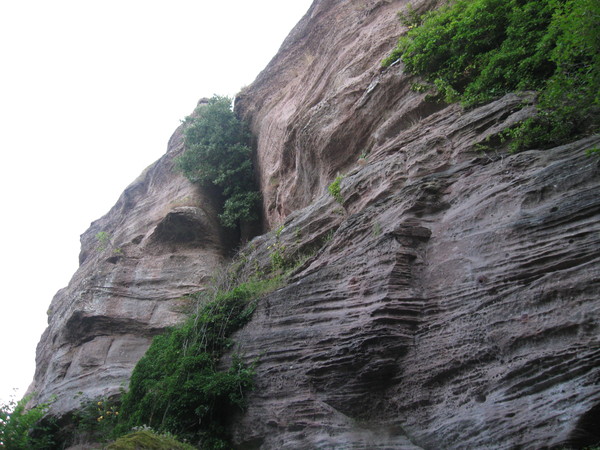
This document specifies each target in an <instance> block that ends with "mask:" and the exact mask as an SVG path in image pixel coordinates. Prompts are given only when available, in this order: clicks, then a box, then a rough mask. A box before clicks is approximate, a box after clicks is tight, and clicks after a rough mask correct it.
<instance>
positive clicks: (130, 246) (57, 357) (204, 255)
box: [29, 130, 226, 415]
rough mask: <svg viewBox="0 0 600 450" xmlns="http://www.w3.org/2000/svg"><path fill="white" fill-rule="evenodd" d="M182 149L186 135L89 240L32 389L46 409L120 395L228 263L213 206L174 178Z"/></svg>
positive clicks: (60, 300) (52, 315) (53, 319)
mask: <svg viewBox="0 0 600 450" xmlns="http://www.w3.org/2000/svg"><path fill="white" fill-rule="evenodd" d="M182 149H183V142H182V136H181V130H177V131H176V132H175V134H174V135H173V137H172V138H171V140H170V142H169V148H168V151H167V153H166V154H165V156H164V157H162V158H161V159H160V160H159V161H157V162H156V163H155V164H153V165H152V166H150V167H148V168H147V169H146V170H145V171H144V173H143V174H142V175H140V177H139V178H138V179H137V180H135V181H134V182H133V183H132V184H131V185H130V186H129V187H127V189H126V190H125V192H124V193H123V194H122V195H121V197H120V198H119V201H118V202H117V204H116V205H115V206H114V207H113V208H112V209H111V210H110V212H109V213H108V214H106V215H105V216H104V217H102V218H101V219H99V220H97V221H95V222H94V223H93V224H92V225H91V227H90V228H89V229H88V230H87V231H86V232H85V233H84V234H83V235H82V236H81V244H82V245H81V254H80V257H79V259H80V267H79V269H78V270H77V272H76V273H75V275H74V276H73V278H72V280H71V282H70V283H69V286H68V287H66V288H64V289H62V290H60V291H59V292H58V293H57V294H56V296H55V297H54V299H53V300H52V304H51V305H50V309H49V311H48V314H49V317H48V328H47V329H46V331H45V332H44V334H43V336H42V338H41V341H40V343H39V344H38V349H37V356H36V365H37V367H36V373H35V379H34V382H33V383H32V385H31V387H30V388H29V390H30V391H32V392H36V393H38V397H37V400H38V401H42V400H48V399H49V398H50V397H52V396H56V399H57V401H56V402H55V403H54V404H53V411H54V413H56V414H58V415H62V414H64V413H66V412H69V411H72V410H73V409H75V408H77V407H78V406H79V403H80V402H81V399H82V396H83V398H86V397H87V398H90V399H93V398H96V397H100V396H102V397H110V396H112V395H115V394H118V393H119V389H120V387H121V386H122V385H123V384H126V381H127V380H128V379H129V376H130V374H131V371H132V369H133V367H134V365H135V363H136V362H137V361H138V360H139V358H140V357H141V356H142V355H143V354H144V352H145V351H146V349H147V348H148V346H149V344H150V341H151V338H152V336H154V335H155V334H157V333H159V332H161V331H162V330H163V329H164V328H165V327H168V326H172V325H174V324H176V323H179V322H181V321H182V320H183V318H185V317H186V316H187V314H188V313H189V302H190V300H189V299H186V297H185V295H186V294H189V293H191V292H196V291H198V290H201V289H202V287H203V286H204V284H205V283H206V281H207V279H208V277H210V276H211V274H212V272H213V270H214V268H215V267H216V266H218V265H219V264H220V263H221V262H222V261H223V259H224V255H225V253H226V246H225V245H224V242H225V237H224V236H223V233H222V231H221V230H220V226H219V222H218V217H217V211H216V209H215V206H214V205H213V201H212V200H210V198H208V197H207V196H206V195H205V193H203V192H202V191H201V190H199V188H198V187H197V186H194V185H192V184H191V183H189V182H188V181H187V180H186V179H185V178H184V177H183V176H181V175H179V174H178V173H176V172H175V171H174V170H173V159H174V158H175V157H176V156H177V155H178V154H179V153H180V152H181V151H182ZM79 392H82V393H83V394H82V395H79V396H76V395H75V394H77V393H79ZM75 397H77V398H75Z"/></svg>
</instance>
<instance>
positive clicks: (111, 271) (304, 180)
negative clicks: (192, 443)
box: [32, 0, 600, 449]
mask: <svg viewBox="0 0 600 450" xmlns="http://www.w3.org/2000/svg"><path fill="white" fill-rule="evenodd" d="M405 3H406V1H404V0H395V1H394V0H349V1H345V2H341V1H339V0H316V1H315V2H314V4H313V5H312V7H311V8H310V10H309V11H308V13H307V14H306V16H305V17H304V18H303V19H302V20H301V22H300V23H299V24H298V25H297V26H296V28H295V29H294V30H293V31H292V33H291V34H290V35H289V37H288V38H287V40H286V41H285V42H284V44H283V46H282V48H281V50H280V51H279V53H278V54H277V55H276V56H275V58H274V59H273V60H272V61H271V63H270V64H269V65H268V66H267V68H266V69H265V70H264V71H263V72H262V73H261V74H260V75H259V77H258V78H257V80H256V81H255V83H254V84H252V85H251V86H249V87H248V88H247V89H245V90H244V91H243V92H242V93H241V94H240V95H239V97H238V98H237V99H236V111H237V112H238V113H239V115H240V116H241V117H243V118H245V119H246V120H247V121H248V122H249V123H250V124H251V128H252V131H253V133H254V136H255V139H256V142H255V144H256V161H257V166H258V174H259V179H260V186H261V190H262V192H263V195H264V203H263V208H264V216H265V230H266V229H271V228H274V227H280V228H279V232H278V233H273V232H271V233H266V234H264V235H262V236H259V237H258V238H256V239H254V240H253V241H252V243H251V245H250V246H248V247H247V248H246V249H245V250H244V256H245V260H246V261H247V264H248V267H261V266H266V265H268V264H269V263H270V254H271V253H272V251H273V248H274V245H275V246H278V248H280V249H282V252H283V253H284V256H285V257H286V258H290V259H291V258H295V257H297V256H298V255H304V257H305V258H307V259H306V261H305V262H304V263H303V264H302V266H300V267H299V268H298V269H297V270H296V271H295V273H294V274H293V275H292V278H291V280H290V282H289V283H288V285H287V286H285V287H284V288H282V289H280V290H278V291H276V292H273V293H272V294H269V295H267V296H265V297H264V298H263V299H261V301H260V303H259V306H258V308H257V310H256V312H255V313H254V316H253V319H252V321H251V322H250V323H249V324H248V325H247V326H246V327H244V328H243V329H242V330H240V331H239V332H238V333H237V334H236V336H235V341H236V342H237V343H238V344H237V348H236V351H237V352H239V353H240V354H241V355H243V357H244V358H247V359H248V360H251V359H254V358H257V357H258V358H259V359H258V361H259V362H258V365H257V375H256V383H257V388H256V390H255V391H253V392H252V393H251V394H250V397H249V399H248V401H249V406H248V410H247V411H246V412H245V413H243V414H242V413H240V414H239V415H238V416H236V417H233V418H232V431H233V437H234V442H235V443H236V444H237V445H238V446H240V448H406V449H409V448H428V449H429V448H431V449H437V448H549V447H557V448H560V447H561V446H566V445H571V446H575V447H577V446H583V445H589V444H593V443H595V442H596V441H600V435H599V434H598V433H599V431H598V428H597V423H598V420H599V417H600V385H599V380H600V339H599V337H598V336H599V328H598V319H599V314H600V302H599V301H598V298H599V293H600V266H599V265H598V262H599V261H600V253H599V252H598V248H600V220H599V218H600V195H599V194H600V183H599V181H600V159H599V158H596V157H594V158H590V157H588V156H586V155H585V150H586V149H588V148H591V147H594V146H598V145H600V136H591V137H588V138H585V139H582V140H579V141H576V142H573V143H571V144H568V145H564V146H561V147H556V148H553V149H549V150H543V151H541V150H531V151H527V152H523V153H519V154H515V155H510V154H507V153H506V151H505V149H503V148H501V147H498V148H497V149H496V150H493V151H487V152H482V151H479V150H477V144H479V143H482V142H484V141H485V140H486V138H488V137H489V136H493V135H494V134H496V133H497V132H498V131H500V130H502V129H504V128H506V127H508V126H510V125H511V124H513V123H515V122H516V121H518V120H522V119H523V118H525V117H527V116H528V115H530V114H532V111H533V108H532V106H531V102H532V99H531V98H529V97H528V96H517V95H514V94H511V95H508V96H506V97H504V98H501V99H499V100H497V101H495V102H492V103H490V104H487V105H484V106H481V107H479V108H476V109H473V110H469V111H465V110H463V109H461V107H460V106H458V105H444V104H437V103H430V102H427V101H426V100H425V96H424V95H423V94H420V93H417V92H413V91H412V90H411V84H412V82H413V81H414V79H412V78H411V77H410V76H408V75H407V74H405V73H404V71H403V69H402V65H401V64H396V65H394V66H393V67H391V68H389V69H387V70H381V68H380V61H381V59H383V57H384V56H385V55H386V54H387V52H388V51H389V50H390V49H391V47H392V46H393V44H394V43H395V40H396V38H397V36H398V35H399V34H400V33H401V32H402V31H403V29H402V26H401V25H400V24H399V22H398V20H397V18H396V12H397V11H398V10H399V9H400V8H401V7H402V6H403V5H404V4H405ZM435 3H436V2H434V1H417V2H413V4H414V5H415V8H417V9H426V8H430V7H432V6H434V5H435ZM181 150H182V143H181V135H180V130H178V131H177V132H176V133H175V135H174V136H173V138H172V139H171V142H170V144H169V150H168V152H167V154H166V155H165V156H164V157H163V158H162V159H161V160H159V161H158V162H157V163H156V164H154V165H153V166H151V167H150V168H149V169H147V170H146V171H145V172H144V174H142V176H141V177H140V178H139V179H138V180H136V181H135V182H134V183H133V184H132V185H131V186H130V187H129V188H128V189H127V190H126V191H125V193H124V194H123V196H122V197H121V198H120V199H119V201H118V202H117V204H116V205H115V207H114V208H113V209H112V210H111V211H110V212H109V213H108V214H107V215H106V216H105V217H103V218H102V219H100V220H99V221H97V222H94V223H93V224H92V227H91V228H90V230H88V231H87V232H86V233H85V234H84V235H83V236H82V253H81V267H80V268H79V270H78V271H77V273H76V274H75V276H74V278H73V280H72V281H71V283H70V284H69V286H68V287H67V288H65V289H64V290H62V291H60V292H59V293H58V294H57V296H56V297H55V299H54V300H53V302H52V305H51V310H50V318H49V327H48V329H47V331H46V332H45V333H44V335H43V337H42V340H41V342H40V344H39V347H38V355H37V370H36V375H35V381H34V385H33V387H32V390H35V391H37V392H39V398H40V399H45V398H48V397H49V396H50V395H52V394H56V395H57V396H58V399H59V400H58V401H57V403H56V404H55V406H54V408H55V412H57V413H59V414H60V413H64V412H67V411H70V410H71V409H73V408H76V407H77V405H76V404H75V400H72V397H73V394H75V393H77V392H78V391H82V392H84V393H85V394H86V395H88V396H90V397H93V396H95V395H110V394H113V393H116V392H118V389H119V386H120V384H121V383H122V382H123V381H125V380H126V379H127V378H128V376H129V374H130V372H131V369H132V367H133V365H134V364H135V362H136V361H137V359H139V357H140V356H141V355H142V353H143V351H144V350H145V349H146V348H147V346H148V344H149V340H150V338H151V337H152V336H153V335H154V334H156V333H158V332H160V330H162V329H163V328H164V327H166V326H168V325H170V324H173V323H176V322H178V321H180V320H181V319H182V318H183V317H184V314H185V308H186V297H185V294H188V293H190V292H193V291H196V290H199V289H202V287H203V286H204V284H205V282H206V280H207V277H209V276H210V273H211V270H212V269H213V268H214V267H215V266H217V265H218V264H220V263H221V262H223V261H225V260H226V258H227V247H228V242H230V239H229V238H230V237H229V236H226V235H224V234H223V232H222V231H221V230H220V228H219V225H218V222H217V217H216V216H217V211H216V208H215V206H214V204H213V202H212V201H211V198H210V195H207V193H206V192H203V191H201V190H199V189H198V188H196V187H194V186H192V185H190V184H189V183H187V182H186V181H185V180H184V179H183V178H182V177H181V176H179V175H177V174H176V173H174V172H173V171H172V170H171V167H172V161H173V157H174V156H176V155H177V154H178V152H180V151H181ZM338 174H340V175H343V178H342V180H341V183H340V188H341V191H340V194H341V200H342V201H341V202H338V201H336V200H335V199H334V198H333V197H332V196H331V195H329V194H328V193H327V189H326V187H327V185H328V184H329V183H331V182H332V180H333V179H334V178H335V177H336V175H338ZM99 233H100V234H99Z"/></svg>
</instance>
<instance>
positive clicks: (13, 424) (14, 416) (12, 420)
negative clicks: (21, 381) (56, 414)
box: [0, 396, 55, 450]
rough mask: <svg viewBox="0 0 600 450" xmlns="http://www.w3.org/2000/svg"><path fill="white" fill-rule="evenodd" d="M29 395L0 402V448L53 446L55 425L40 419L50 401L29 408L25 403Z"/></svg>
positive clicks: (42, 447) (25, 448)
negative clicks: (16, 399)
mask: <svg viewBox="0 0 600 450" xmlns="http://www.w3.org/2000/svg"><path fill="white" fill-rule="evenodd" d="M30 398H31V397H30V396H26V397H24V398H23V399H21V400H20V401H18V402H15V401H12V400H11V401H10V402H9V403H8V404H0V448H2V449H7V450H29V449H48V448H53V446H54V431H55V426H54V424H53V423H52V422H49V421H46V422H45V423H44V422H43V421H42V419H43V417H44V415H45V414H46V412H48V409H49V408H50V403H42V404H39V405H37V406H34V407H33V408H30V409H25V405H27V402H28V401H29V399H30Z"/></svg>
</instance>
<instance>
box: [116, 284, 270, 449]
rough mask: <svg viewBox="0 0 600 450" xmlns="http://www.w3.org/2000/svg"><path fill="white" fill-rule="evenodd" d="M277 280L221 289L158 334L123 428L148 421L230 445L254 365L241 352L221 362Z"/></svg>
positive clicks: (125, 404)
mask: <svg viewBox="0 0 600 450" xmlns="http://www.w3.org/2000/svg"><path fill="white" fill-rule="evenodd" d="M277 282H278V281H277V280H273V279H271V280H263V281H258V280H252V281H248V282H246V283H242V284H240V285H238V286H237V287H235V288H233V289H231V290H229V291H225V292H218V293H217V294H216V295H215V296H214V298H213V299H212V300H211V301H208V302H207V303H205V304H204V305H203V306H202V307H201V308H200V309H199V310H198V312H197V314H196V315H194V316H192V317H191V318H190V319H188V320H187V322H185V323H184V324H183V325H182V326H179V327H176V328H173V329H171V330H170V331H168V332H167V333H165V334H163V335H160V336H157V337H155V338H154V340H153V342H152V345H151V346H150V348H149V349H148V351H147V352H146V354H145V355H144V357H143V358H142V359H141V360H140V361H139V362H138V364H137V365H136V367H135V369H134V371H133V374H132V376H131V380H130V385H129V391H128V392H127V393H126V394H125V395H124V396H123V399H122V405H121V416H120V418H121V420H120V421H119V425H118V426H117V433H124V432H127V431H129V430H130V429H131V428H132V427H134V426H140V425H148V426H150V427H152V428H154V429H156V430H158V431H159V432H170V433H173V434H176V435H178V436H181V437H185V438H186V439H189V440H190V441H193V440H196V441H197V440H201V441H202V444H203V447H204V448H219V447H220V446H221V445H224V442H225V434H226V433H225V425H226V421H227V418H228V416H229V415H230V414H231V413H232V412H233V411H235V410H236V409H242V408H243V407H244V405H245V398H244V395H245V393H246V392H247V391H248V390H249V389H251V388H252V386H253V381H252V380H253V375H254V369H253V367H252V366H248V365H245V364H244V363H243V362H242V361H241V359H240V358H237V357H234V358H233V360H232V364H231V366H230V367H229V368H228V369H226V370H224V369H220V368H218V362H219V359H220V357H221V355H222V354H223V352H224V351H225V350H226V349H228V348H230V347H231V345H232V341H231V340H230V338H229V336H230V335H231V333H233V332H234V331H235V330H237V329H239V328H240V327H241V326H243V325H244V324H245V323H246V322H247V321H248V320H249V319H250V317H251V315H252V313H253V311H254V308H255V307H256V299H257V298H258V296H260V295H261V294H262V293H264V292H266V291H268V290H272V289H273V288H274V287H275V283H277Z"/></svg>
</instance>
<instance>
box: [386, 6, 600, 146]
mask: <svg viewBox="0 0 600 450" xmlns="http://www.w3.org/2000/svg"><path fill="white" fill-rule="evenodd" d="M400 16H401V20H402V21H403V23H404V24H405V25H407V26H408V28H409V31H408V33H407V34H406V35H405V36H402V37H400V39H399V41H398V45H397V47H396V48H395V49H394V51H393V52H392V54H391V55H390V56H389V57H388V58H386V59H385V60H384V61H383V65H384V66H390V65H391V64H393V63H394V62H395V61H397V60H399V59H401V60H402V61H403V63H404V65H405V68H406V70H407V71H409V72H411V73H414V74H418V75H421V76H423V77H424V78H425V79H426V80H427V81H428V82H429V83H430V87H431V88H432V90H433V91H435V92H437V94H436V95H437V97H438V98H440V99H443V100H444V101H446V102H454V101H461V102H462V103H463V105H464V106H466V107H470V106H475V105H479V104H482V103H485V102H488V101H490V100H493V99H495V98H498V97H500V96H502V95H504V94H506V93H508V92H516V91H528V90H533V91H537V92H538V114H537V115H536V117H534V118H530V119H527V120H525V121H524V122H522V123H520V124H519V125H517V126H516V127H514V128H513V129H511V130H509V131H508V133H507V134H506V135H505V136H504V137H508V138H511V141H512V142H511V149H512V150H521V149H528V148H534V147H547V146H551V145H555V144H559V143H562V142H566V141H568V140H569V139H572V138H573V137H574V136H577V135H582V134H586V133H592V132H597V131H598V130H600V33H599V32H598V30H599V29H600V2H598V1H597V0H529V1H527V0H456V1H452V2H451V3H449V4H448V5H445V6H442V7H441V8H439V9H438V10H435V11H431V12H428V13H426V14H424V15H423V16H419V15H417V14H415V12H414V10H412V9H410V8H409V9H407V11H406V12H403V13H401V14H400Z"/></svg>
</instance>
